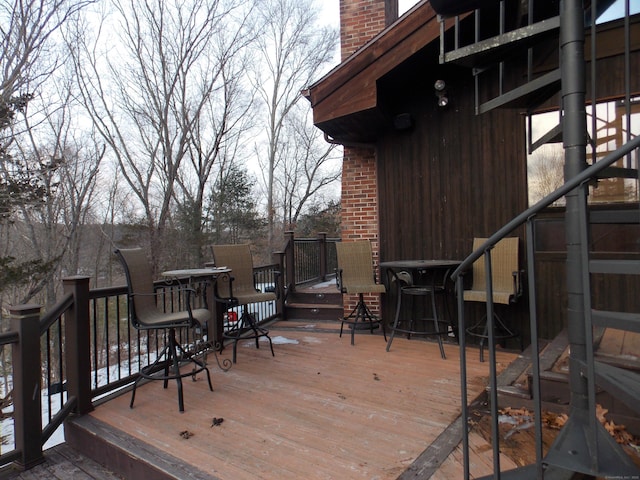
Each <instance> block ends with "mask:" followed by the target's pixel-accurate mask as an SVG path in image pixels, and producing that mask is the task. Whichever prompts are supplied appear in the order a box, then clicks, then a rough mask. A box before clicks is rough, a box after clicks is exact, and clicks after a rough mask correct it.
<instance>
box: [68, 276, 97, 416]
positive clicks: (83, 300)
mask: <svg viewBox="0 0 640 480" xmlns="http://www.w3.org/2000/svg"><path fill="white" fill-rule="evenodd" d="M62 284H63V287H64V292H65V293H72V294H73V305H72V306H71V308H70V309H69V310H67V311H66V312H65V322H64V329H65V332H64V335H65V337H64V338H65V340H64V341H65V363H66V365H67V391H68V394H69V396H70V397H73V396H75V397H76V399H77V404H76V409H75V411H76V413H79V414H85V413H88V412H90V411H91V410H93V404H92V402H91V344H90V338H91V323H90V319H89V277H86V276H73V277H68V278H64V279H63V280H62Z"/></svg>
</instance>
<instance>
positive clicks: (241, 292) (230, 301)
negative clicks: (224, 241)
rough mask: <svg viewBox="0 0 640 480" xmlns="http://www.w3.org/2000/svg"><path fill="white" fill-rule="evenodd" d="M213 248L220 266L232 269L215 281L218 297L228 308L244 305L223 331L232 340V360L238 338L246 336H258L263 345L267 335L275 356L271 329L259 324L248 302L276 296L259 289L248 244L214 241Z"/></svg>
mask: <svg viewBox="0 0 640 480" xmlns="http://www.w3.org/2000/svg"><path fill="white" fill-rule="evenodd" d="M211 251H212V253H213V259H214V262H215V264H216V265H217V266H224V267H227V268H230V269H231V275H230V276H226V277H221V278H219V279H218V281H217V282H216V289H215V297H216V301H218V302H220V303H223V304H225V305H226V308H227V309H229V308H233V307H238V306H242V314H241V316H240V318H239V319H238V321H237V322H235V323H233V324H230V325H229V326H228V328H226V329H225V331H224V334H223V337H224V338H226V339H230V340H232V341H233V363H236V355H237V350H238V342H239V341H240V340H244V339H255V341H256V348H260V343H259V340H260V337H265V338H266V339H267V340H268V341H269V347H270V348H271V355H272V356H275V353H274V352H273V342H272V341H271V337H270V336H269V330H268V329H267V328H265V327H263V326H260V325H258V320H257V319H256V318H255V316H254V315H253V313H251V312H249V304H252V303H260V302H269V301H274V300H276V294H275V293H273V292H260V291H259V290H258V289H256V286H255V282H254V277H253V259H252V257H251V249H250V247H249V245H248V244H241V245H212V246H211Z"/></svg>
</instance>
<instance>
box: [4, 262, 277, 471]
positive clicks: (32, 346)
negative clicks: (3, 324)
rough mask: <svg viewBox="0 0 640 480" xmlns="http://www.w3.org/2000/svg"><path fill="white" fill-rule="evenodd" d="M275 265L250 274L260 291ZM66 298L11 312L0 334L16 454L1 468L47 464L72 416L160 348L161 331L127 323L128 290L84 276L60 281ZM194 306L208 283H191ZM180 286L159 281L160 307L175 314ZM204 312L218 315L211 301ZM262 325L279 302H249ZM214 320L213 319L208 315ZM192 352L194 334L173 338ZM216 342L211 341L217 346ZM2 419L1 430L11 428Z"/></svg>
mask: <svg viewBox="0 0 640 480" xmlns="http://www.w3.org/2000/svg"><path fill="white" fill-rule="evenodd" d="M279 268H280V265H278V264H273V265H267V266H263V267H259V268H256V269H255V273H256V278H257V284H258V285H257V286H258V287H262V288H265V289H267V288H274V289H276V290H278V289H280V288H281V287H280V286H279V282H278V275H277V273H276V272H277V271H278V270H279ZM63 284H64V296H63V298H62V299H61V300H60V302H58V303H57V304H56V305H55V306H54V307H53V308H52V309H50V310H49V311H47V312H44V313H43V312H42V308H41V306H39V305H20V306H15V307H13V308H11V309H10V316H11V322H10V329H9V331H7V332H4V333H1V334H0V347H1V348H2V349H10V350H11V355H10V358H11V361H10V365H7V363H8V362H6V361H5V368H6V369H9V373H8V374H6V375H5V378H9V379H10V383H11V384H9V382H7V383H8V384H7V385H4V392H3V393H4V394H5V398H6V397H9V396H11V397H12V403H13V415H12V416H13V449H11V445H10V444H11V438H10V436H11V435H10V434H9V435H8V437H9V438H7V439H6V440H8V443H9V445H8V446H7V445H3V451H2V454H1V455H0V467H2V466H5V465H8V464H10V463H12V462H13V463H14V465H15V466H16V467H17V468H19V469H23V470H25V469H29V468H32V467H34V466H36V465H38V464H39V463H41V462H43V461H44V456H43V446H44V445H45V444H46V443H47V441H48V440H49V439H50V438H51V437H52V435H54V433H55V432H56V430H57V429H58V428H59V427H60V426H61V425H62V423H63V421H64V420H65V418H67V416H68V415H69V414H71V413H75V414H85V413H88V412H90V411H91V410H92V409H93V408H94V405H96V404H98V403H100V402H103V401H106V399H108V398H110V397H111V396H112V395H115V394H120V393H122V392H123V391H125V390H128V389H129V388H130V386H131V384H132V382H133V381H134V380H135V378H136V376H137V373H138V372H139V370H140V369H141V368H142V367H143V366H145V365H148V364H150V363H152V362H153V360H154V359H155V358H156V357H157V355H158V352H159V351H160V350H161V349H162V348H163V346H164V337H163V335H162V333H156V332H149V331H138V330H136V329H134V328H133V327H132V326H131V322H130V321H129V306H128V303H127V288H126V286H117V287H109V288H100V289H93V290H92V289H90V288H89V277H80V276H78V277H70V278H65V279H64V280H63ZM193 286H194V288H195V289H196V291H197V292H199V293H200V295H197V299H196V302H199V305H197V306H204V304H205V302H206V298H207V295H206V290H205V289H206V284H205V283H204V282H203V283H202V284H199V285H193ZM178 289H179V285H175V284H174V285H170V284H168V283H165V282H156V290H158V291H162V292H163V299H164V305H165V308H166V309H167V310H169V311H171V310H173V309H179V308H181V306H182V305H183V302H184V297H182V296H181V295H180V294H179V293H178ZM213 303H214V304H213V305H211V302H209V304H208V307H209V308H211V309H212V310H214V311H215V308H216V305H215V302H213ZM252 308H253V311H255V312H256V313H257V315H258V318H259V320H260V321H261V322H267V321H270V320H272V319H274V318H276V317H278V316H281V315H282V303H281V301H280V299H279V300H278V301H276V302H275V303H274V302H269V304H268V305H262V304H254V305H252ZM213 318H215V315H213ZM178 335H179V336H178V338H179V341H180V342H181V343H182V344H183V345H185V346H187V347H188V346H189V345H190V344H192V343H193V337H192V332H190V331H189V330H188V329H185V330H183V331H181V332H178ZM217 340H218V338H215V339H214V341H217ZM10 423H11V420H10V419H9V420H8V421H7V420H6V419H5V422H4V425H3V426H4V427H5V428H3V430H5V431H6V430H7V428H8V427H10V425H9V424H10Z"/></svg>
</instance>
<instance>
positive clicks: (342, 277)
mask: <svg viewBox="0 0 640 480" xmlns="http://www.w3.org/2000/svg"><path fill="white" fill-rule="evenodd" d="M336 253H337V257H338V269H337V272H336V282H337V286H338V290H340V291H341V292H342V293H347V294H356V295H358V303H357V304H356V306H355V307H354V309H353V310H352V311H351V313H350V314H349V315H347V316H346V317H343V318H342V321H341V323H340V337H342V331H343V329H344V325H345V323H346V324H347V325H349V327H350V328H351V345H353V344H354V336H355V331H356V329H357V328H359V327H361V326H366V324H367V323H368V324H369V329H370V330H371V333H373V330H374V329H375V328H378V327H379V326H380V325H382V334H383V336H384V340H385V342H386V341H387V332H386V330H385V326H384V323H383V322H382V321H381V320H380V318H378V317H377V316H376V315H374V314H373V313H371V310H370V309H369V307H368V306H367V304H366V302H365V300H364V294H365V293H371V294H376V293H384V292H385V291H386V288H385V286H384V285H382V284H380V283H378V282H377V281H376V275H375V272H374V270H373V255H372V253H371V242H370V241H369V240H356V241H352V242H338V243H336ZM358 323H360V325H358Z"/></svg>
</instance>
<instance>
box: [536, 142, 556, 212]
mask: <svg viewBox="0 0 640 480" xmlns="http://www.w3.org/2000/svg"><path fill="white" fill-rule="evenodd" d="M527 174H528V177H529V178H528V184H529V204H530V205H533V204H534V203H536V202H537V201H538V200H540V199H542V198H543V197H545V196H546V195H548V194H550V193H551V192H553V191H554V190H556V189H557V188H559V187H561V186H562V184H563V183H564V152H563V150H562V148H560V147H558V146H554V145H552V144H549V145H543V146H542V147H540V148H539V149H538V150H536V151H535V152H533V154H531V155H529V159H528V160H527Z"/></svg>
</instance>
